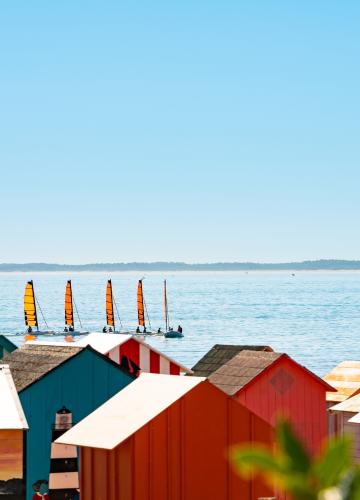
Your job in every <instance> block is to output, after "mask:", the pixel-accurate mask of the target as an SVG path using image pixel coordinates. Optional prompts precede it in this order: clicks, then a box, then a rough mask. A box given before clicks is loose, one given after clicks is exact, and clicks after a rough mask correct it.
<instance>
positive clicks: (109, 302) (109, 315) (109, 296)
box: [103, 280, 128, 333]
mask: <svg viewBox="0 0 360 500" xmlns="http://www.w3.org/2000/svg"><path fill="white" fill-rule="evenodd" d="M105 305H106V326H104V328H103V333H128V332H120V331H116V327H115V314H114V310H115V309H116V314H117V317H118V319H119V323H120V327H121V328H122V323H121V319H120V315H119V311H118V308H117V304H116V301H115V299H114V296H113V290H112V283H111V280H108V281H107V285H106V304H105ZM114 306H115V307H114Z"/></svg>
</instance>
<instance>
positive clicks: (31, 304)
mask: <svg viewBox="0 0 360 500" xmlns="http://www.w3.org/2000/svg"><path fill="white" fill-rule="evenodd" d="M24 315H25V325H26V326H36V327H38V320H37V314H36V303H35V293H34V285H33V282H32V281H28V282H27V284H26V287H25V294H24Z"/></svg>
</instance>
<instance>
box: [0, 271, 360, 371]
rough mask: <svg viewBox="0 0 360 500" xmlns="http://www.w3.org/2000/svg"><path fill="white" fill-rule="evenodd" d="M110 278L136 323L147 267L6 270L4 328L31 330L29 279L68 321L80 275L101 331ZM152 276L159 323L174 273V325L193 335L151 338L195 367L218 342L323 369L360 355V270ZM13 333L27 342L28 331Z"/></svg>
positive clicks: (53, 317)
mask: <svg viewBox="0 0 360 500" xmlns="http://www.w3.org/2000/svg"><path fill="white" fill-rule="evenodd" d="M109 277H111V278H112V282H113V291H114V297H115V299H116V302H117V304H118V308H119V312H120V316H121V318H122V321H123V324H124V326H125V327H126V328H131V329H134V328H135V326H136V322H137V319H136V318H137V316H136V287H137V280H138V279H139V278H141V276H139V273H130V272H129V273H112V275H111V276H108V274H106V273H72V274H71V275H69V274H67V273H32V274H31V275H30V274H27V273H1V274H0V313H1V314H0V332H1V333H4V334H6V335H10V334H11V335H14V334H16V333H18V332H23V331H24V326H23V291H24V287H25V283H26V281H27V280H29V279H33V280H34V286H35V292H36V295H37V297H38V299H39V302H40V304H41V307H42V310H43V312H44V315H45V317H46V320H47V322H48V324H49V326H50V327H51V328H53V329H62V328H63V316H64V312H63V302H64V290H65V283H66V280H67V279H72V281H73V293H74V297H75V300H76V303H77V307H78V310H79V314H80V318H81V320H82V323H83V326H84V328H86V329H89V330H90V331H99V329H101V328H102V327H103V326H104V323H105V286H106V280H107V279H108V278H109ZM145 278H146V279H145V280H144V294H145V299H146V303H147V309H148V312H149V316H150V320H151V323H152V326H153V328H157V327H158V326H161V327H163V324H164V321H163V304H162V301H163V295H162V294H163V288H162V287H163V279H164V278H166V279H167V282H168V300H169V309H170V319H171V324H172V326H173V327H174V328H175V327H177V325H178V323H181V324H182V326H183V328H184V334H185V337H184V338H183V339H169V340H167V339H163V338H150V337H148V338H147V341H148V342H149V343H151V344H153V345H154V346H156V347H157V348H158V349H161V350H162V351H164V352H165V353H167V354H169V355H171V356H173V357H174V358H177V359H178V360H179V361H181V362H183V363H184V364H186V365H187V366H189V367H191V366H192V365H193V364H194V363H195V362H196V361H197V360H198V359H199V358H200V356H202V355H203V354H204V353H205V352H206V351H207V350H208V349H209V348H210V347H211V346H212V345H213V344H215V343H234V344H268V345H271V346H272V347H273V348H274V349H275V350H277V351H283V352H287V353H288V354H290V355H291V356H293V357H294V358H295V359H296V360H297V361H299V362H300V363H302V364H304V365H306V366H307V367H308V368H310V369H311V370H313V371H315V372H316V373H317V374H319V375H322V374H324V373H325V372H327V371H328V370H329V369H330V368H332V367H333V366H334V365H335V364H337V363H338V362H340V361H342V360H344V359H357V360H358V359H360V341H359V336H360V273H357V272H314V273H312V272H297V273H296V275H295V276H292V275H291V272H287V271H284V272H249V273H245V272H231V273H230V272H212V273H207V272H175V273H167V274H166V275H165V274H164V273H158V272H154V273H147V274H146V276H145ZM40 320H41V317H40ZM12 340H15V342H16V343H17V344H20V343H21V342H22V336H16V337H13V338H12ZM60 340H61V339H60Z"/></svg>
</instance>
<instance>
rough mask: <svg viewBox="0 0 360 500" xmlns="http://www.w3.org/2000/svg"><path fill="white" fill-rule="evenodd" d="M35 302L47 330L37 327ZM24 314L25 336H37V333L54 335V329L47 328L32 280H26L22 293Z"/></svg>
mask: <svg viewBox="0 0 360 500" xmlns="http://www.w3.org/2000/svg"><path fill="white" fill-rule="evenodd" d="M36 304H38V306H39V310H40V313H41V315H42V318H43V320H44V323H45V325H46V328H47V330H40V329H39V322H38V317H37V309H36ZM24 316H25V325H26V332H25V333H26V335H27V336H32V335H34V336H37V335H54V333H55V332H54V331H52V330H50V329H49V326H48V324H47V322H46V319H45V316H44V314H43V312H42V309H41V307H40V304H39V302H38V300H37V298H36V295H35V291H34V283H33V281H32V280H31V281H28V282H27V283H26V286H25V293H24Z"/></svg>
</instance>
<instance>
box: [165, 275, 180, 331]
mask: <svg viewBox="0 0 360 500" xmlns="http://www.w3.org/2000/svg"><path fill="white" fill-rule="evenodd" d="M164 318H165V333H164V337H165V338H167V339H176V338H181V337H183V336H184V335H183V329H182V326H181V325H179V326H178V328H177V331H176V332H175V331H174V329H173V327H172V326H169V323H170V321H169V308H168V300H167V292H166V280H164Z"/></svg>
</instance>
